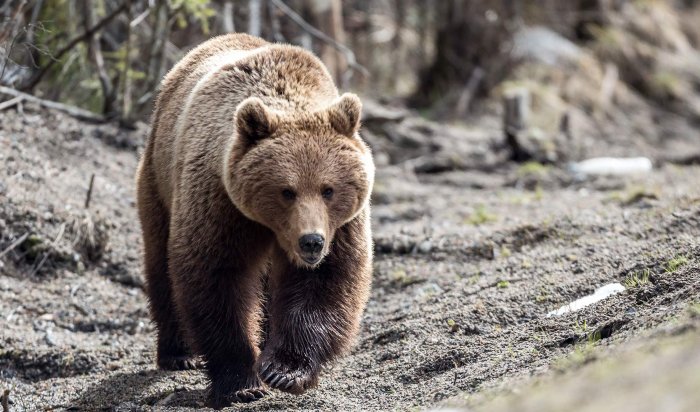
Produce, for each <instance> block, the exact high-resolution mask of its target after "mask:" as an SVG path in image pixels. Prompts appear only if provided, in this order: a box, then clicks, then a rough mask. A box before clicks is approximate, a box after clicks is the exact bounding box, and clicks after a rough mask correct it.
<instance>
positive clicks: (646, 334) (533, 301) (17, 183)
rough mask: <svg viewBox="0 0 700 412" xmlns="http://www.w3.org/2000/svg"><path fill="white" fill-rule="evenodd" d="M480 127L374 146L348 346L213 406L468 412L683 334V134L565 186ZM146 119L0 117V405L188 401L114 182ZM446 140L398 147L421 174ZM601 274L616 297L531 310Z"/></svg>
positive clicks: (169, 404) (197, 376) (132, 405)
mask: <svg viewBox="0 0 700 412" xmlns="http://www.w3.org/2000/svg"><path fill="white" fill-rule="evenodd" d="M494 125H497V121H496V120H493V119H491V123H489V122H488V121H486V122H485V123H484V124H483V125H481V126H479V127H478V128H474V129H464V130H462V129H459V128H454V129H450V130H449V133H447V132H446V133H447V135H449V136H448V137H449V138H450V139H453V141H452V144H453V145H454V147H457V148H458V149H455V150H456V152H455V155H458V156H459V157H460V159H462V160H464V159H468V162H467V163H469V162H471V164H473V165H474V166H473V167H469V165H468V164H467V165H466V166H465V167H437V168H435V167H433V168H430V167H428V168H427V169H421V170H422V172H421V170H419V173H416V172H415V170H417V169H419V167H418V166H416V165H417V163H416V161H414V160H411V159H408V158H409V157H411V156H408V155H407V156H404V157H405V158H401V156H399V155H400V153H398V154H397V153H390V152H387V153H384V152H382V149H381V147H379V148H378V153H377V157H378V163H379V165H380V167H379V170H378V176H377V186H376V191H375V193H374V195H373V203H374V205H373V224H374V238H375V243H376V257H375V262H376V263H375V271H374V284H373V290H372V296H371V299H370V302H369V304H368V306H367V310H366V312H365V316H364V320H363V326H362V331H361V334H360V336H359V337H358V340H357V346H356V348H355V349H354V351H353V352H352V353H351V354H350V355H349V356H347V357H346V358H344V359H342V360H340V361H339V362H337V363H336V364H335V365H333V366H330V367H328V368H327V369H326V370H325V371H324V372H323V375H322V379H321V384H320V386H319V387H318V388H317V389H316V390H313V391H311V392H309V393H307V394H305V395H303V396H298V397H295V396H292V395H286V394H282V393H273V394H272V395H270V396H268V397H267V398H265V399H263V400H261V401H258V402H255V403H253V404H248V405H235V406H234V407H232V408H231V410H241V411H243V410H246V411H248V410H249V411H258V410H259V411H262V410H336V411H347V410H423V409H429V408H433V407H442V406H445V405H458V406H470V405H471V404H470V402H471V400H472V399H474V400H479V399H481V401H479V402H482V401H483V399H485V398H484V397H486V398H488V399H491V395H489V396H486V394H493V393H500V391H503V390H506V389H507V390H513V388H516V387H519V386H520V385H527V383H528V382H529V381H531V380H533V379H552V377H556V376H559V375H561V374H564V375H566V376H570V375H572V374H573V375H575V374H576V373H577V372H576V371H578V370H579V368H581V365H583V364H586V363H590V362H591V361H595V360H596V359H599V358H606V357H613V358H614V357H616V356H617V355H616V354H617V353H619V351H621V350H623V349H629V350H632V349H633V348H634V347H635V345H636V344H638V342H640V341H645V342H653V341H655V340H658V339H662V338H665V337H667V336H669V335H674V336H678V335H680V336H681V337H683V336H691V335H692V336H695V334H697V330H698V327H699V326H700V321H699V320H698V316H689V315H688V313H689V312H692V311H693V310H695V311H696V312H697V311H698V309H697V302H698V300H699V299H700V259H699V256H700V184H698V177H699V176H700V166H697V165H695V166H693V165H687V166H680V165H676V164H673V163H670V162H667V161H663V159H667V158H668V157H669V156H670V155H673V154H674V152H673V150H675V149H673V148H674V147H687V145H685V146H684V145H683V144H680V143H679V144H678V145H672V144H669V145H668V146H665V147H667V150H666V151H665V152H663V154H660V153H656V152H653V151H648V152H643V153H640V152H639V148H638V147H635V146H633V145H628V144H627V143H623V144H618V145H614V144H612V143H611V144H610V147H609V151H610V152H611V153H615V154H622V155H629V156H636V155H640V154H641V155H648V156H651V157H652V159H653V160H654V162H655V164H654V170H653V172H651V173H649V174H646V175H643V176H636V177H617V178H596V179H590V178H588V179H581V178H577V177H575V176H571V175H570V174H569V173H568V172H567V171H566V167H564V166H561V167H553V166H542V165H539V164H525V165H518V164H515V163H510V162H506V161H504V160H503V159H502V158H501V157H499V155H498V154H497V152H494V151H493V150H492V149H493V147H496V146H497V142H498V140H499V139H500V132H499V131H498V129H497V128H496V127H493V126H494ZM145 129H146V128H145V126H144V127H141V128H140V129H139V130H137V131H132V132H127V131H124V130H120V129H118V128H117V127H116V126H94V125H87V124H83V123H80V122H78V121H76V120H74V119H71V118H68V117H65V116H62V115H58V114H55V113H50V112H36V111H34V112H30V111H27V112H26V113H24V114H18V113H16V112H14V111H6V112H3V113H0V165H2V167H1V168H0V253H2V256H0V389H3V388H7V389H9V390H10V400H11V403H10V405H9V407H10V410H11V411H13V412H14V411H25V410H26V411H33V410H99V409H108V410H117V411H127V410H128V411H131V410H144V411H150V410H168V411H169V410H187V409H191V408H198V407H201V405H203V403H204V399H205V395H206V384H207V382H206V379H205V376H204V374H203V373H202V372H199V371H191V372H162V371H158V370H156V369H155V367H154V366H155V365H154V330H153V326H152V325H151V323H150V321H149V316H148V310H147V304H146V298H145V295H144V293H143V290H142V284H143V283H142V282H143V281H142V275H141V270H140V248H141V239H140V230H139V226H138V221H137V218H136V212H135V207H134V189H133V176H134V170H135V167H136V163H137V158H138V153H139V151H138V150H139V149H138V148H139V147H141V145H142V143H143V138H144V136H145V135H146V130H145ZM407 136H408V135H407ZM445 138H446V137H445ZM688 138H689V139H690V138H692V139H697V133H696V135H694V136H688ZM372 139H373V142H374V146H375V148H376V147H377V139H380V137H377V136H373V137H372ZM440 139H441V137H440V136H438V135H435V136H433V140H431V142H432V143H430V142H428V143H429V144H437V145H438V146H439V145H440V144H442V143H441V140H440ZM409 140H410V139H409ZM695 142H697V140H695ZM408 143H411V142H408ZM413 143H415V145H414V146H411V145H410V144H406V146H405V147H413V148H414V149H415V147H420V145H421V144H423V143H421V142H417V143H416V142H413ZM450 147H453V146H444V147H443V149H445V150H448V151H449V148H450ZM650 147H651V146H650ZM654 147H656V146H654ZM459 148H464V149H459ZM414 149H410V150H414ZM607 149H608V148H606V147H605V146H602V147H597V148H596V151H597V152H601V153H604V152H606V150H607ZM445 150H443V151H442V152H441V151H440V150H429V151H428V152H426V153H428V154H425V153H423V152H421V151H420V150H417V153H416V155H417V157H416V158H417V159H419V160H420V161H421V163H420V165H423V166H424V165H425V164H429V163H430V162H428V163H426V162H424V161H425V160H426V156H428V158H427V159H428V160H431V159H432V160H436V159H437V158H438V157H440V156H443V155H444V151H445ZM460 150H462V151H460ZM649 150H651V149H649ZM406 151H409V149H406ZM494 153H495V154H494ZM677 154H678V155H679V156H680V155H684V154H685V153H677ZM431 156H432V157H431ZM407 159H408V160H407ZM443 160H444V159H443ZM440 161H442V160H440V159H437V160H436V162H437V164H444V163H440ZM434 163H435V162H434ZM423 166H420V167H423ZM92 174H94V175H95V180H94V188H93V191H92V195H91V201H90V206H89V208H88V209H87V210H86V209H85V207H84V203H85V199H86V192H87V190H88V185H89V181H90V177H91V175H92ZM616 282H620V283H621V284H623V285H624V286H625V287H626V290H625V291H623V292H621V293H619V294H617V295H614V296H612V297H609V298H607V299H604V300H602V301H600V302H599V303H596V304H594V305H591V306H588V307H586V308H584V309H582V310H580V311H577V312H574V313H568V314H564V315H561V316H551V317H548V316H547V314H548V313H549V312H550V311H553V310H556V309H557V308H559V307H561V306H562V305H566V304H568V303H569V302H571V301H573V300H576V299H578V298H580V297H583V296H585V295H588V294H591V293H593V292H594V291H595V290H596V289H597V288H599V287H601V286H604V285H607V284H610V283H616ZM693 339H695V338H693ZM693 342H697V339H695V340H694V341H693ZM673 353H676V352H673ZM673 353H672V354H671V355H669V356H673ZM694 359H695V360H697V354H696V355H695V358H694ZM651 367H652V368H654V370H656V368H657V367H658V368H661V369H662V371H661V372H659V373H663V366H658V365H657V366H653V365H652V366H651ZM569 386H570V387H572V386H573V387H574V388H575V386H576V385H573V384H572V385H569ZM572 390H575V389H572ZM520 393H521V394H522V391H521V392H520ZM477 403H478V402H477ZM487 409H488V408H487ZM496 410H497V409H496ZM502 410H508V408H507V407H506V408H504V409H502ZM533 410H537V409H533ZM553 410H556V409H553Z"/></svg>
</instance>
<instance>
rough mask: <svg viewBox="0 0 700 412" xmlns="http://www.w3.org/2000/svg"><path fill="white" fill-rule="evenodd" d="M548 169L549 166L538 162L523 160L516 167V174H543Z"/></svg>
mask: <svg viewBox="0 0 700 412" xmlns="http://www.w3.org/2000/svg"><path fill="white" fill-rule="evenodd" d="M548 171H549V166H546V165H543V164H542V163H540V162H525V163H523V164H522V165H521V166H520V167H519V168H518V176H521V177H522V176H533V175H534V176H543V175H545V174H547V172H548Z"/></svg>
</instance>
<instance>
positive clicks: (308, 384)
mask: <svg viewBox="0 0 700 412" xmlns="http://www.w3.org/2000/svg"><path fill="white" fill-rule="evenodd" d="M294 363H296V362H294ZM317 375H318V373H317V372H314V370H313V368H311V367H309V366H302V367H293V366H289V364H288V363H285V362H281V361H279V360H277V359H275V358H274V357H273V358H272V359H268V360H263V361H262V362H261V364H260V379H262V380H263V382H265V383H266V384H267V385H268V386H269V387H270V388H275V389H279V390H281V391H283V392H289V393H293V394H295V395H300V394H302V393H304V392H306V390H307V389H309V388H312V387H314V386H316V383H317V380H318V379H317Z"/></svg>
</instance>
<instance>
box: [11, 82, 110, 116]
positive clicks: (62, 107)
mask: <svg viewBox="0 0 700 412" xmlns="http://www.w3.org/2000/svg"><path fill="white" fill-rule="evenodd" d="M0 93H2V94H9V95H10V96H14V97H22V100H26V101H28V102H32V103H36V104H38V105H40V106H43V107H46V108H48V109H54V110H58V111H60V112H63V113H66V114H68V115H70V116H73V117H75V118H76V119H81V120H87V121H90V122H98V123H102V122H105V121H106V120H107V119H106V118H105V117H104V116H101V115H99V114H96V113H93V112H91V111H89V110H85V109H81V108H79V107H75V106H69V105H67V104H63V103H58V102H54V101H51V100H44V99H40V98H38V97H36V96H32V95H31V94H27V93H23V92H20V91H18V90H15V89H13V88H10V87H5V86H0Z"/></svg>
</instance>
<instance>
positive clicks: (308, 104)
mask: <svg viewBox="0 0 700 412" xmlns="http://www.w3.org/2000/svg"><path fill="white" fill-rule="evenodd" d="M360 110H361V103H360V101H359V99H358V98H357V97H356V96H354V95H350V94H345V95H343V96H340V97H339V96H338V92H337V89H336V87H335V86H334V84H333V82H332V80H331V77H330V76H329V74H328V72H327V70H326V69H325V67H324V66H323V65H322V64H321V62H320V61H319V60H318V59H317V58H316V57H314V56H313V55H312V54H310V53H309V52H307V51H304V50H303V49H300V48H297V47H293V46H287V45H273V44H268V43H266V42H265V41H263V40H261V39H258V38H255V37H251V36H248V35H243V34H234V35H226V36H221V37H217V38H214V39H212V40H210V41H208V42H206V43H204V44H202V45H201V46H199V47H198V48H196V49H194V50H193V51H192V52H190V53H189V54H188V55H187V56H186V57H185V58H184V59H183V60H182V61H181V62H180V63H178V65H176V66H175V68H173V70H171V71H170V73H168V75H167V76H166V78H165V79H164V80H163V84H162V87H161V92H160V94H159V96H158V100H157V102H156V108H155V113H154V119H153V130H152V134H151V137H150V139H149V141H148V143H147V146H146V150H145V152H144V155H143V158H142V159H141V163H140V165H139V170H138V176H137V191H138V209H139V216H140V219H141V225H142V230H143V238H144V248H145V272H146V279H147V291H148V296H149V300H150V305H151V313H152V317H153V319H154V321H155V323H156V325H157V328H158V344H157V356H158V359H157V362H158V365H159V366H160V367H161V368H164V369H187V368H194V367H197V366H198V364H197V362H195V361H194V360H193V359H194V358H193V356H194V355H201V356H202V357H203V358H204V360H205V362H206V368H207V372H208V374H209V377H210V379H211V388H210V403H211V404H212V405H213V406H216V407H220V406H224V405H227V404H228V403H230V402H235V401H251V400H255V399H257V398H260V397H262V396H264V394H265V390H266V388H267V387H272V388H277V389H280V390H283V391H287V392H291V393H296V394H299V393H303V392H304V391H305V390H307V389H309V388H311V387H313V386H314V385H316V383H317V381H318V375H319V372H320V369H321V366H322V365H323V364H324V363H325V362H328V361H331V360H332V359H334V358H335V357H337V356H338V355H340V354H342V353H343V352H344V351H345V350H347V349H348V348H349V346H350V345H351V343H352V341H353V339H354V337H355V335H356V333H357V330H358V327H359V322H360V317H361V315H362V311H363V309H364V306H365V303H366V301H367V298H368V294H369V288H370V283H371V270H372V262H371V261H372V253H371V250H372V245H371V234H370V225H369V195H370V192H371V189H372V184H373V180H374V166H373V163H372V158H371V154H370V151H369V149H368V147H367V145H366V144H365V143H364V142H363V141H362V140H361V139H360V137H359V135H358V134H357V130H358V128H359V117H360ZM309 233H314V234H317V235H319V236H322V237H323V238H324V239H325V242H324V244H323V248H322V250H321V251H320V252H319V255H318V256H317V257H314V259H315V260H313V261H312V260H309V259H308V257H307V256H305V255H304V251H303V250H301V249H300V243H299V239H300V237H301V236H303V235H305V234H309ZM316 258H317V259H316ZM263 284H266V285H267V288H266V290H263V289H264V288H263V286H262V285H263ZM263 292H265V294H266V295H268V296H269V302H267V312H268V316H269V320H268V328H269V332H268V333H269V335H268V336H267V339H266V342H264V346H262V345H263V342H261V338H260V329H261V320H262V319H261V318H262V316H261V313H262V305H263V301H262V299H261V296H263Z"/></svg>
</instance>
